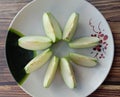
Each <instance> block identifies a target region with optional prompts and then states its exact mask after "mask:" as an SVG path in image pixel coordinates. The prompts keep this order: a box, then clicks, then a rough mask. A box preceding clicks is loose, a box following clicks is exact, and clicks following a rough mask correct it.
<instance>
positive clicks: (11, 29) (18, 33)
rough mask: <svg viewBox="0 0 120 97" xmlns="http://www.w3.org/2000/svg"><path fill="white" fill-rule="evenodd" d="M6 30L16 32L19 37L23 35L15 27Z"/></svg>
mask: <svg viewBox="0 0 120 97" xmlns="http://www.w3.org/2000/svg"><path fill="white" fill-rule="evenodd" d="M8 31H9V32H12V33H15V34H17V35H19V36H20V37H23V36H24V34H22V33H21V32H19V31H17V30H15V29H13V28H9V29H8Z"/></svg>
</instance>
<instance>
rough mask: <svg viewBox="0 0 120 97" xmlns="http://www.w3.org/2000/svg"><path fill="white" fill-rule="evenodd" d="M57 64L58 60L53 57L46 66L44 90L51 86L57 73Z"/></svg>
mask: <svg viewBox="0 0 120 97" xmlns="http://www.w3.org/2000/svg"><path fill="white" fill-rule="evenodd" d="M58 63H59V58H58V57H56V56H54V57H53V58H52V59H51V62H50V64H49V66H48V69H47V72H46V75H45V78H44V83H43V86H44V87H45V88H48V87H49V86H50V85H51V83H52V81H53V79H54V77H55V74H56V71H57V67H58Z"/></svg>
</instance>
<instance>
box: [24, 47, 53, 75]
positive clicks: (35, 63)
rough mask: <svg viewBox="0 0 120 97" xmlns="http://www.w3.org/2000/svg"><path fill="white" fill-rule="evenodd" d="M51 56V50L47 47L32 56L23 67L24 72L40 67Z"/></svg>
mask: <svg viewBox="0 0 120 97" xmlns="http://www.w3.org/2000/svg"><path fill="white" fill-rule="evenodd" d="M51 56H52V51H51V50H50V49H47V50H45V51H44V52H43V53H41V54H39V55H38V56H36V57H35V58H33V59H32V60H31V61H30V62H29V63H28V64H27V65H26V66H25V68H24V69H25V71H26V73H28V74H29V73H31V72H33V71H35V70H37V69H39V68H40V67H42V66H43V65H44V64H45V63H46V62H47V61H48V60H49V59H50V57H51Z"/></svg>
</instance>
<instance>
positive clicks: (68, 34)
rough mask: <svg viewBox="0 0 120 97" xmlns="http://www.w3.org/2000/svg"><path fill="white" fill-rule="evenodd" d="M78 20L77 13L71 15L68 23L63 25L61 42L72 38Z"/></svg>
mask: <svg viewBox="0 0 120 97" xmlns="http://www.w3.org/2000/svg"><path fill="white" fill-rule="evenodd" d="M78 20H79V14H78V13H72V15H71V16H70V18H69V19H68V22H67V23H66V25H65V28H64V31H63V40H65V41H70V40H71V38H72V37H73V35H74V33H75V31H76V28H77V25H78Z"/></svg>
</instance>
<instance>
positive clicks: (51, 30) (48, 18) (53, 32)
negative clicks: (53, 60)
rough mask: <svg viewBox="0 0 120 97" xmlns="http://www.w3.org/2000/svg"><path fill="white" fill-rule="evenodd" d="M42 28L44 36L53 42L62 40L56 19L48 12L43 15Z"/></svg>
mask: <svg viewBox="0 0 120 97" xmlns="http://www.w3.org/2000/svg"><path fill="white" fill-rule="evenodd" d="M43 26H44V30H45V33H46V35H47V36H48V37H49V38H50V39H52V41H53V42H56V40H60V39H61V38H62V30H61V27H60V25H59V23H58V21H57V20H56V18H55V17H54V16H53V15H52V14H51V13H50V12H47V13H44V14H43Z"/></svg>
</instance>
